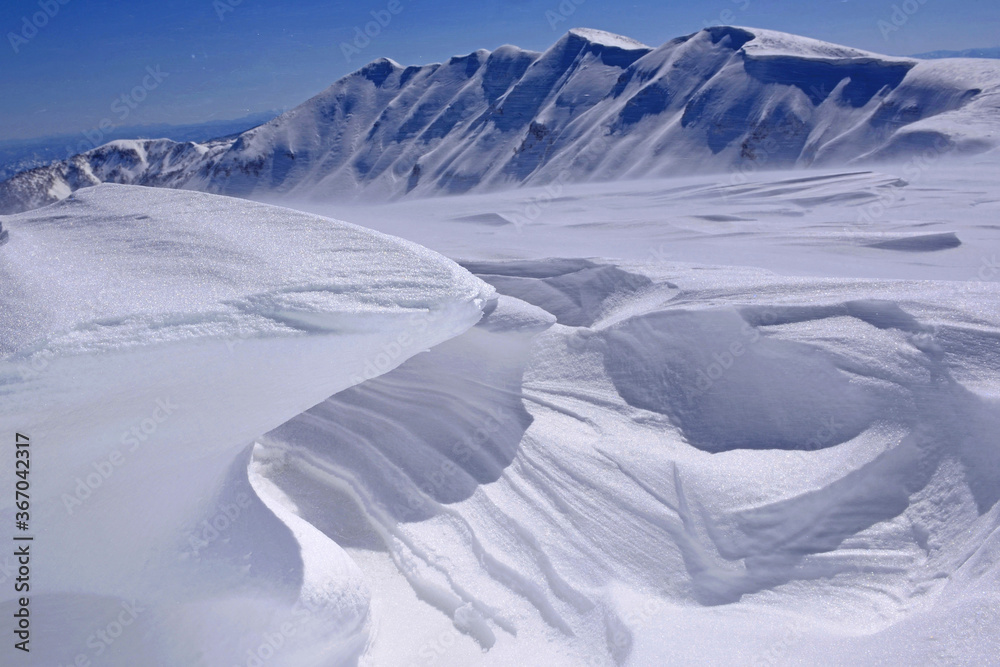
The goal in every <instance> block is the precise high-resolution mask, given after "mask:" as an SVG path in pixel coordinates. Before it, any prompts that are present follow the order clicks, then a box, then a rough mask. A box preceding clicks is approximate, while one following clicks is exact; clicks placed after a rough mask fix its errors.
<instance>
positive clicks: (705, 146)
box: [0, 27, 1000, 211]
mask: <svg viewBox="0 0 1000 667" xmlns="http://www.w3.org/2000/svg"><path fill="white" fill-rule="evenodd" d="M998 127H1000V64H998V63H997V62H995V61H989V60H949V61H920V60H916V59H905V58H893V57H888V56H881V55H877V54H873V53H868V52H864V51H859V50H856V49H851V48H846V47H841V46H836V45H833V44H827V43H823V42H818V41H816V40H811V39H806V38H802V37H796V36H793V35H788V34H783V33H777V32H773V31H768V30H760V29H754V28H736V27H714V28H708V29H705V30H702V31H700V32H698V33H695V34H693V35H689V36H686V37H682V38H679V39H675V40H673V41H670V42H668V43H666V44H664V45H662V46H660V47H658V48H655V49H654V48H650V47H647V46H644V45H642V44H639V43H638V42H635V41H633V40H630V39H628V38H625V37H620V36H617V35H611V34H609V33H604V32H601V31H597V30H587V29H577V30H571V31H570V32H568V33H567V34H566V35H564V36H563V37H562V38H561V39H560V40H559V41H558V42H556V43H555V44H554V45H553V46H552V47H551V48H549V49H548V50H547V51H545V52H544V53H535V52H529V51H524V50H522V49H518V48H516V47H513V46H503V47H500V48H498V49H497V50H495V51H493V52H489V51H485V50H480V51H475V52H473V53H471V54H469V55H466V56H461V57H455V58H452V59H451V60H449V61H448V62H446V63H443V64H434V65H427V66H424V67H402V66H400V65H398V64H396V63H395V62H393V61H391V60H388V59H384V58H383V59H379V60H376V61H375V62H373V63H371V64H369V65H366V66H365V67H363V68H362V69H360V70H358V71H357V72H355V73H354V74H351V75H349V76H347V77H344V78H343V79H341V80H340V81H338V82H336V83H335V84H334V85H332V86H331V87H330V88H329V89H327V90H326V91H324V92H322V93H320V94H319V95H317V96H316V97H314V98H312V99H311V100H309V101H307V102H305V103H304V104H302V105H301V106H299V107H297V108H295V109H293V110H291V111H289V112H287V113H286V114H284V115H282V116H280V117H279V118H276V119H274V120H273V121H271V122H269V123H266V124H264V125H262V126H260V127H257V128H254V129H252V130H249V131H247V132H245V133H243V134H242V135H240V136H239V137H237V138H235V139H229V140H220V141H218V142H213V143H208V144H205V145H195V144H184V145H173V144H172V143H171V142H166V141H162V140H161V141H146V142H114V143H113V144H109V145H108V146H104V147H101V148H98V149H95V150H93V151H90V152H88V153H84V154H82V155H79V156H77V157H75V158H73V159H72V160H70V161H67V162H64V163H57V164H55V165H52V166H51V167H46V168H42V169H37V170H33V171H31V172H27V173H25V174H21V175H18V176H16V177H14V178H13V179H11V180H9V181H7V182H5V183H0V210H3V211H16V210H24V209H26V208H30V207H33V206H38V205H41V204H44V203H47V202H51V201H54V200H56V199H58V198H60V197H62V196H65V195H66V194H67V193H68V192H70V191H71V190H75V189H77V188H79V187H83V186H86V185H89V184H92V183H95V182H98V181H114V182H121V183H136V184H146V185H160V186H169V187H183V188H189V189H196V190H203V191H207V192H217V193H225V194H230V195H238V196H248V197H261V196H269V197H271V196H275V195H279V194H280V195H286V196H292V197H300V196H305V197H316V198H325V199H329V198H340V199H343V198H352V197H357V196H363V197H366V198H375V199H382V198H385V197H398V196H402V195H405V194H408V193H414V194H418V195H432V194H440V193H456V192H467V191H473V190H485V189H495V188H504V187H510V186H514V185H521V184H545V183H552V182H573V181H591V180H600V181H605V180H615V179H619V178H635V177H648V176H656V175H664V174H677V173H691V172H711V171H725V170H731V169H739V168H748V167H750V168H757V167H759V166H769V167H777V166H809V165H832V164H847V163H854V162H859V161H868V160H880V159H894V158H900V157H909V156H913V155H920V154H924V153H928V152H929V153H930V154H932V155H939V154H941V153H945V152H959V153H960V152H979V151H985V150H988V149H990V148H993V147H995V146H997V144H998V143H1000V133H998Z"/></svg>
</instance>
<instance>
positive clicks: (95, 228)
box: [0, 185, 493, 667]
mask: <svg viewBox="0 0 1000 667" xmlns="http://www.w3.org/2000/svg"><path fill="white" fill-rule="evenodd" d="M4 228H5V230H6V231H9V240H8V242H7V243H6V244H4V245H3V246H2V253H0V303H2V304H3V310H2V315H0V355H2V356H0V394H2V400H0V431H2V432H4V433H5V434H13V433H14V432H15V431H17V432H20V433H25V434H28V435H29V436H30V437H31V441H32V445H31V473H30V480H31V494H30V495H31V503H32V504H31V508H32V511H31V526H32V529H33V531H32V532H33V534H34V537H35V542H34V543H33V548H34V552H33V556H32V570H31V576H32V584H31V586H32V587H31V590H30V593H31V595H30V599H31V605H32V607H31V610H32V613H33V615H34V618H35V625H34V634H33V639H32V641H33V644H32V647H33V649H34V650H33V651H32V653H31V654H30V659H29V661H28V663H21V664H33V665H42V664H44V665H55V664H64V663H65V664H80V662H79V659H78V658H77V657H76V656H78V655H83V656H84V659H85V660H92V661H94V663H95V664H111V665H122V666H124V665H129V666H131V665H137V664H142V665H164V666H175V665H181V664H183V665H232V664H237V663H238V664H253V660H254V659H258V660H259V657H258V658H253V654H254V653H255V652H256V653H257V654H258V655H260V654H261V653H262V652H269V653H271V654H273V655H269V656H268V658H269V662H268V664H281V665H296V666H297V667H298V666H302V665H328V664H331V662H333V663H336V664H343V663H347V662H350V661H351V660H356V659H357V656H358V655H359V654H360V653H361V652H362V651H363V650H364V648H365V645H366V642H367V641H368V633H369V627H370V612H369V592H368V585H367V583H366V582H365V581H364V578H363V576H362V574H361V572H360V570H359V569H358V568H357V566H356V565H355V564H354V562H353V561H352V560H351V559H350V558H349V557H348V556H347V555H346V554H345V552H344V551H343V550H342V549H341V548H340V547H339V546H338V545H337V544H336V543H334V542H332V541H331V540H329V539H327V538H326V537H324V536H323V535H322V534H321V533H320V532H318V531H317V530H316V529H315V528H314V527H312V526H311V525H309V524H307V523H305V522H304V521H302V520H301V519H298V518H297V517H296V516H294V514H292V513H290V512H288V511H287V510H286V509H284V508H283V507H281V506H280V505H277V504H275V503H274V502H272V501H270V500H269V499H268V497H267V496H266V495H263V496H262V495H259V490H260V489H262V488H265V489H266V488H267V484H268V483H267V482H266V481H264V480H260V479H257V478H255V477H254V476H252V475H249V476H248V472H247V464H248V461H249V456H250V450H249V449H248V447H249V446H250V444H251V442H252V439H253V438H254V437H256V436H258V435H260V434H261V433H263V432H265V431H267V430H268V429H271V428H274V427H275V426H278V425H279V424H281V423H282V422H283V421H285V420H287V419H289V418H291V417H293V416H295V415H297V414H299V413H301V412H302V411H303V410H305V409H306V408H308V407H310V406H311V405H314V404H316V403H317V402H319V401H322V400H323V399H324V398H326V397H327V396H329V395H331V394H333V393H335V392H338V391H340V390H342V389H344V388H346V387H348V386H350V385H352V384H355V383H358V382H361V381H362V380H363V379H365V378H367V377H372V376H375V375H378V374H380V373H382V372H385V371H388V370H390V369H392V368H394V367H396V366H398V365H399V364H400V363H402V362H403V361H405V360H406V359H407V358H409V357H410V356H412V355H414V354H416V353H418V352H420V351H422V350H424V349H427V348H429V347H432V346H434V345H436V344H438V343H440V342H441V341H443V340H446V339H448V338H450V337H453V336H455V335H457V334H460V333H462V332H463V331H465V330H466V329H467V328H468V327H470V326H471V325H473V324H474V323H475V322H476V321H477V320H478V319H479V318H480V317H481V314H482V308H483V307H484V305H485V304H486V302H487V301H488V300H490V299H491V298H492V295H493V290H492V288H490V287H489V286H487V285H485V284H484V283H482V282H481V281H479V280H477V279H475V278H473V277H472V276H471V275H470V274H469V273H468V272H466V271H464V270H463V269H461V268H459V267H458V266H457V265H455V264H454V263H452V262H450V261H449V260H447V259H445V258H443V257H441V256H440V255H437V254H435V253H433V252H431V251H428V250H426V249H423V248H420V247H419V246H416V245H414V244H412V243H409V242H406V241H401V240H398V239H394V238H391V237H387V236H384V235H382V234H378V233H375V232H371V231H368V230H364V229H361V228H358V227H355V226H353V225H349V224H346V223H341V222H337V221H333V220H329V219H325V218H320V217H317V216H313V215H308V214H303V213H297V212H294V211H290V210H287V209H281V208H277V207H272V206H266V205H263V204H256V203H249V202H244V201H240V200H233V199H228V198H221V197H217V196H213V195H206V194H201V193H187V192H173V191H167V190H159V189H152V188H138V187H131V186H118V185H101V186H98V187H96V188H91V189H87V190H85V191H82V192H79V193H77V194H75V195H73V196H71V197H70V198H68V199H66V200H65V201H63V202H61V203H59V204H56V205H54V206H51V207H48V208H45V209H41V210H38V211H36V212H31V213H26V214H21V215H18V216H13V217H8V218H5V219H4ZM11 437H13V436H12V435H11ZM11 468H12V467H8V468H7V469H6V470H7V471H6V472H5V473H4V475H3V477H2V487H0V491H2V497H3V501H2V502H3V515H4V516H5V517H6V516H8V515H10V516H11V518H13V513H12V510H13V506H11V505H10V504H9V503H11V502H12V500H13V498H14V492H13V488H14V481H15V480H14V477H13V470H12V469H11ZM262 498H263V500H262ZM11 523H13V521H11ZM5 567H6V566H5ZM12 595H13V590H12V587H7V586H5V587H4V589H3V592H2V593H0V608H2V610H3V615H4V616H5V617H7V618H12V617H13V612H14V609H15V602H14V600H13V599H12V597H11V596H12ZM119 619H120V620H119ZM123 625H125V626H127V627H125V628H124V631H123V627H122V626H123ZM115 628H117V629H115ZM105 630H107V632H106V633H105V634H104V635H103V636H102V634H100V633H101V632H103V631H105ZM109 635H110V637H111V638H112V640H111V641H110V642H108V641H107V639H104V638H105V637H108V636H109ZM261 647H264V648H261ZM268 647H270V648H268ZM4 651H7V647H5V649H4ZM248 651H250V653H247V652H248ZM15 657H16V656H15ZM5 660H6V658H5ZM74 661H76V662H74ZM5 664H6V663H5Z"/></svg>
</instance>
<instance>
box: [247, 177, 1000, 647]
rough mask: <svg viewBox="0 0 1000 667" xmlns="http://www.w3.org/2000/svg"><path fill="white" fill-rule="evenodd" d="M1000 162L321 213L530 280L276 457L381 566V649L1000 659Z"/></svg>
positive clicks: (274, 466)
mask: <svg viewBox="0 0 1000 667" xmlns="http://www.w3.org/2000/svg"><path fill="white" fill-rule="evenodd" d="M997 173H998V170H997V164H996V162H995V161H993V158H983V159H981V160H980V161H979V162H978V163H977V162H971V163H966V164H955V163H950V164H948V163H943V162H941V161H939V160H937V161H936V160H934V159H933V158H931V159H929V160H928V161H922V162H921V161H918V162H911V163H908V164H902V165H899V166H896V167H887V168H885V169H883V170H882V171H875V172H873V171H865V170H855V171H850V172H843V171H840V172H836V171H827V172H822V171H819V172H802V171H797V172H784V173H780V172H779V173H763V172H761V173H735V174H727V175H723V176H719V177H715V178H712V177H699V178H694V179H686V180H676V179H675V180H667V181H645V182H639V183H634V184H617V185H609V186H593V185H590V186H573V187H570V186H564V187H559V188H548V189H546V188H537V189H531V190H524V191H520V192H516V193H509V192H508V193H502V194H496V195H483V196H466V197H458V198H449V199H431V200H424V201H418V202H408V203H406V204H398V205H391V206H386V207H380V208H346V207H339V206H327V207H323V206H317V207H316V209H317V210H320V211H323V212H326V213H328V214H330V215H335V216H339V217H344V218H346V219H350V220H354V221H357V222H359V223H361V224H365V225H368V226H372V227H374V228H377V229H380V230H382V231H388V232H391V233H395V234H400V235H403V236H406V237H409V238H411V239H414V240H418V241H420V242H421V243H424V244H426V245H429V246H431V247H434V248H435V249H437V250H439V251H441V252H443V253H445V254H447V255H449V256H451V257H455V258H457V259H459V260H460V261H461V262H462V263H463V265H464V266H466V268H468V269H469V270H471V271H472V272H474V273H475V274H477V275H479V276H480V277H481V278H483V279H484V280H486V281H488V282H490V283H491V284H493V285H494V286H495V287H496V288H497V290H498V292H500V293H501V295H502V296H501V297H500V298H499V300H498V302H497V305H496V307H495V309H492V310H490V309H488V310H487V314H486V316H485V317H484V318H483V320H482V321H481V322H480V323H479V324H478V325H477V326H476V327H475V328H473V329H472V330H471V331H469V332H468V333H466V334H464V335H462V336H460V337H458V338H455V339H453V340H451V341H448V342H447V343H444V344H442V345H440V346H438V347H437V348H435V349H434V350H432V351H430V352H429V353H428V354H426V355H421V356H419V357H416V358H414V359H411V360H410V361H408V362H407V363H406V364H404V365H403V366H401V367H400V368H398V369H396V370H395V371H393V372H391V373H388V374H386V375H385V376H383V377H380V378H377V379H375V380H372V381H370V382H366V383H365V384H363V385H360V386H357V387H353V388H351V389H348V390H347V391H345V392H342V393H341V394H338V395H337V396H334V397H332V398H331V399H329V400H327V401H326V402H325V403H323V404H322V405H320V406H317V407H316V408H313V409H312V410H309V411H308V412H306V413H305V414H304V415H302V416H301V417H299V418H296V419H294V420H292V421H291V422H289V423H287V424H285V425H284V426H282V427H281V428H279V429H276V430H275V431H273V432H271V433H270V434H268V435H267V436H265V437H264V438H262V439H260V440H259V441H258V442H259V444H260V446H259V448H258V449H257V456H256V457H255V462H254V464H253V469H254V470H256V471H258V472H259V473H260V474H261V475H263V476H265V477H266V478H268V479H270V480H272V481H273V482H274V483H275V484H276V485H277V486H278V487H280V488H281V490H282V491H283V492H284V493H285V494H287V497H286V502H287V503H288V506H289V507H297V508H298V510H297V511H298V513H299V515H300V516H302V517H303V518H305V519H306V520H307V521H309V522H311V523H313V525H315V526H317V527H318V528H320V530H322V531H323V532H324V533H325V534H327V535H329V536H330V537H331V538H332V539H334V540H335V541H336V542H337V543H338V544H341V545H342V546H344V548H345V549H346V550H347V551H348V553H350V554H351V556H352V558H353V559H354V560H355V562H357V563H358V564H359V565H360V566H361V568H362V569H363V570H364V571H365V572H366V573H368V575H369V577H370V578H371V580H373V581H374V582H375V583H373V587H374V591H375V592H374V595H373V599H372V606H373V610H374V613H373V618H374V623H375V628H376V629H375V631H374V637H375V639H374V641H373V643H372V645H371V646H370V648H369V650H368V652H367V654H366V658H367V659H368V661H369V664H374V665H381V664H416V665H465V664H583V663H590V664H601V665H611V664H632V665H652V664H725V665H733V664H737V665H739V664H746V665H751V664H758V665H761V664H765V665H771V664H940V665H951V664H994V663H996V662H997V661H998V660H1000V644H998V637H1000V596H998V591H1000V586H998V584H1000V581H998V576H997V575H998V566H997V561H998V558H1000V543H998V533H997V532H996V529H997V526H998V524H1000V507H998V505H997V500H998V498H1000V435H998V433H1000V263H998V259H1000V226H998V224H997V218H998V213H1000V191H998V189H997V183H996V174H997ZM598 257H617V258H619V259H617V260H615V259H599V258H598ZM553 258H555V259H553ZM581 258H586V259H581ZM741 265H744V266H743V267H742V268H741ZM431 608H434V609H436V610H437V613H436V614H435V613H434V612H431V611H430V609H431ZM416 618H419V619H420V621H419V622H416V621H415V620H414V619H416ZM435 619H437V621H436V622H435ZM485 649H488V650H486V651H485V652H483V651H484V650H485Z"/></svg>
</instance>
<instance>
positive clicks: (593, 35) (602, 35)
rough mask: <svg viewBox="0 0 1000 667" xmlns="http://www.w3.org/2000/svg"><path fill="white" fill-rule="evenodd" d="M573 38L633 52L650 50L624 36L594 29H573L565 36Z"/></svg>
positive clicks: (648, 47) (644, 45)
mask: <svg viewBox="0 0 1000 667" xmlns="http://www.w3.org/2000/svg"><path fill="white" fill-rule="evenodd" d="M570 35H572V36H574V37H578V38H580V39H583V40H585V41H587V42H591V43H593V44H601V45H603V46H611V47H615V48H618V49H625V50H629V51H634V50H638V49H645V50H647V51H648V50H650V49H651V48H652V47H650V46H647V45H646V44H643V43H642V42H640V41H637V40H634V39H632V38H631V37H625V36H624V35H616V34H615V33H613V32H606V31H604V30H597V29H596V28H573V29H571V30H570V31H569V32H567V33H566V36H567V37H568V36H570Z"/></svg>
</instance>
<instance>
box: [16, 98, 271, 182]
mask: <svg viewBox="0 0 1000 667" xmlns="http://www.w3.org/2000/svg"><path fill="white" fill-rule="evenodd" d="M277 115H278V112H276V111H264V112H261V113H255V114H250V115H248V116H244V117H242V118H235V119H232V120H229V119H227V120H210V121H206V122H204V123H191V124H187V125H169V124H166V123H160V124H156V125H131V126H121V127H115V128H112V129H111V130H110V131H108V132H103V131H97V130H91V131H89V132H79V133H77V134H61V135H53V136H48V137H37V138H32V139H6V140H2V141H0V180H4V179H6V178H10V177H11V176H13V175H14V174H17V173H19V172H22V171H27V170H28V169H32V168H34V167H38V166H42V165H46V164H50V163H52V162H54V161H56V160H60V159H65V158H69V157H72V156H73V155H76V154H79V153H82V152H84V151H86V150H89V149H91V148H97V146H98V145H104V144H105V143H107V142H109V141H114V140H116V139H153V138H161V137H163V138H167V139H172V140H174V141H206V140H208V139H214V138H216V137H222V136H226V135H230V134H239V133H240V132H245V131H246V130H249V129H250V128H252V127H256V126H258V125H261V124H262V123H266V122H267V121H269V120H271V119H272V118H275V117H276V116H277ZM95 139H96V141H97V144H95V143H94V141H95Z"/></svg>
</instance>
